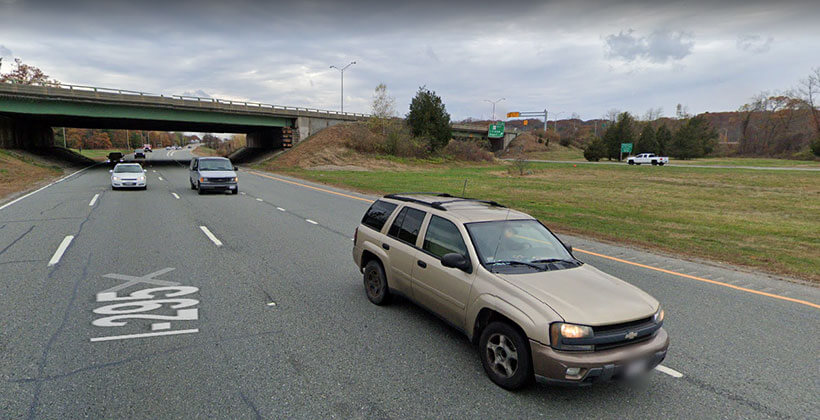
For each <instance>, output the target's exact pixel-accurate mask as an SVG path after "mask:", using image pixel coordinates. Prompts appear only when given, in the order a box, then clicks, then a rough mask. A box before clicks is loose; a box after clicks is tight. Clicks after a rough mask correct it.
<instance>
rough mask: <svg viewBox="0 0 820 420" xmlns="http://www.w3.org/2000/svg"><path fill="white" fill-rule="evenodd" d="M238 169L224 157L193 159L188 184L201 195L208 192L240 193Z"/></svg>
mask: <svg viewBox="0 0 820 420" xmlns="http://www.w3.org/2000/svg"><path fill="white" fill-rule="evenodd" d="M235 171H236V167H235V166H233V164H231V161H230V160H228V159H227V158H224V157H197V158H193V159H191V167H190V172H189V173H190V176H189V177H188V182H190V183H191V189H192V190H197V191H198V192H199V194H204V193H205V192H206V191H223V192H230V193H231V194H237V193H239V185H238V184H237V181H238V180H237V177H236V172H235Z"/></svg>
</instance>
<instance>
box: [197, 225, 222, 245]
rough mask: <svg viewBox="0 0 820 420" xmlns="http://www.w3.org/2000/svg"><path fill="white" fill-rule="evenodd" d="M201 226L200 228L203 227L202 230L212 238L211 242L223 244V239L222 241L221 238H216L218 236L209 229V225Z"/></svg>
mask: <svg viewBox="0 0 820 420" xmlns="http://www.w3.org/2000/svg"><path fill="white" fill-rule="evenodd" d="M199 228H200V229H202V232H203V233H205V236H207V237H208V239H210V240H211V242H213V243H214V244H215V245H216V246H222V241H220V240H219V239H217V238H216V236H214V234H213V233H211V231H210V230H208V228H207V227H205V226H200V227H199Z"/></svg>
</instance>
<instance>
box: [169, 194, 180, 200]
mask: <svg viewBox="0 0 820 420" xmlns="http://www.w3.org/2000/svg"><path fill="white" fill-rule="evenodd" d="M171 195H173V196H174V198H176V199H177V200H179V195H177V193H171Z"/></svg>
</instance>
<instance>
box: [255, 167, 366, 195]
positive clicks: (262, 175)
mask: <svg viewBox="0 0 820 420" xmlns="http://www.w3.org/2000/svg"><path fill="white" fill-rule="evenodd" d="M248 173H249V174H254V175H257V176H261V177H264V178H269V179H273V180H276V181H280V182H284V183H287V184H293V185H298V186H300V187H305V188H310V189H311V190H316V191H321V192H326V193H328V194H335V195H339V196H342V197H347V198H352V199H354V200H359V201H364V202H367V203H372V202H373V200H369V199H367V198H362V197H356V196H355V195H350V194H344V193H340V192H336V191H331V190H328V189H324V188H319V187H314V186H312V185H307V184H302V183H299V182H294V181H289V180H287V179H282V178H279V177H276V176H271V175H266V174H263V173H260V172H255V171H248Z"/></svg>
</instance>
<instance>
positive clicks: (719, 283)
mask: <svg viewBox="0 0 820 420" xmlns="http://www.w3.org/2000/svg"><path fill="white" fill-rule="evenodd" d="M573 251H578V252H583V253H584V254H589V255H594V256H596V257H601V258H606V259H608V260H612V261H617V262H619V263H624V264H629V265H634V266H635V267H641V268H646V269H648V270H654V271H659V272H661V273H666V274H671V275H673V276H679V277H685V278H687V279H692V280H697V281H701V282H704V283H710V284H715V285H718V286H723V287H728V288H730V289H735V290H740V291H743V292H747V293H754V294H756V295H761V296H766V297H770V298H774V299H780V300H786V301H789V302H794V303H799V304H801V305H806V306H810V307H812V308H815V309H820V305H818V304H816V303H812V302H808V301H805V300H800V299H795V298H790V297H788V296H781V295H776V294H774V293H766V292H761V291H759V290H754V289H748V288H745V287H740V286H735V285H734V284H729V283H723V282H719V281H716V280H709V279H705V278H703V277H697V276H692V275H689V274H683V273H678V272H677V271H672V270H667V269H664V268H658V267H653V266H651V265H646V264H640V263H636V262H632V261H627V260H624V259H621V258H616V257H610V256H609V255H604V254H599V253H597V252H592V251H586V250H583V249H579V248H573Z"/></svg>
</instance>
